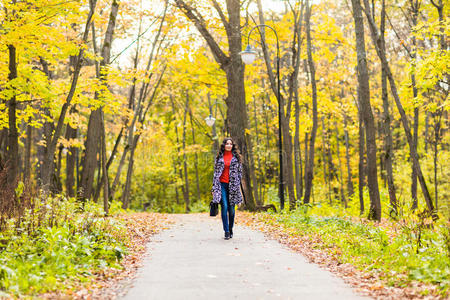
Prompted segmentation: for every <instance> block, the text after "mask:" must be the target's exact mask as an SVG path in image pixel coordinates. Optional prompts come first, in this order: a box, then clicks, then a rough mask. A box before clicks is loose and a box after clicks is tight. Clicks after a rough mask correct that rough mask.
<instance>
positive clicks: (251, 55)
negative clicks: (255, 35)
mask: <svg viewBox="0 0 450 300" xmlns="http://www.w3.org/2000/svg"><path fill="white" fill-rule="evenodd" d="M239 54H240V55H241V58H242V61H243V62H244V64H246V65H251V64H252V63H253V61H254V60H255V58H256V51H254V50H252V47H251V46H250V45H247V48H245V50H244V51H242V52H239Z"/></svg>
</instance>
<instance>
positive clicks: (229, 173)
mask: <svg viewBox="0 0 450 300" xmlns="http://www.w3.org/2000/svg"><path fill="white" fill-rule="evenodd" d="M241 179H242V163H241V155H240V153H239V149H238V146H237V145H236V144H235V143H234V141H233V140H232V139H231V138H225V139H224V140H223V142H222V145H221V146H220V149H219V152H218V153H217V156H216V160H215V162H214V177H213V185H212V194H213V202H214V203H220V210H221V214H222V223H223V230H224V231H225V239H226V240H228V239H230V238H232V237H233V225H234V215H235V210H234V207H235V205H236V204H238V205H240V204H241V203H242V194H241V189H240V187H241Z"/></svg>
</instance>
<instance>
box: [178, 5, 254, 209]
mask: <svg viewBox="0 0 450 300" xmlns="http://www.w3.org/2000/svg"><path fill="white" fill-rule="evenodd" d="M175 3H176V5H177V6H178V7H179V8H180V9H181V10H182V11H183V13H184V14H185V15H186V16H187V17H188V18H189V19H190V20H191V21H192V22H193V23H194V25H195V26H196V27H197V29H198V31H199V32H200V33H201V34H202V36H203V38H204V39H205V40H206V42H207V44H208V46H209V47H210V49H211V51H212V54H213V56H214V58H215V60H216V61H217V63H218V64H219V65H220V67H221V69H222V70H223V71H224V72H225V73H226V78H227V88H228V97H227V98H226V99H225V103H226V104H227V108H228V109H227V123H228V124H227V130H228V132H229V133H230V134H231V137H232V138H233V140H234V141H235V142H236V143H237V145H238V146H239V148H240V150H241V153H242V157H243V176H242V185H243V192H244V198H245V202H246V203H245V206H246V207H247V208H248V209H250V210H254V209H255V206H256V204H255V201H254V198H253V193H252V187H251V180H250V172H249V171H250V169H249V156H248V149H247V144H246V140H245V129H246V128H247V123H248V118H247V110H246V109H245V87H244V66H243V64H242V61H241V57H240V55H239V52H241V50H242V41H241V31H240V30H241V26H240V24H241V23H240V22H241V15H240V13H241V5H240V1H239V0H228V1H227V2H226V7H227V12H228V19H226V17H225V14H224V13H223V11H222V10H221V9H220V7H219V6H218V5H214V8H215V9H216V10H217V11H218V13H219V15H220V17H221V20H222V23H223V25H224V27H225V31H226V34H227V38H228V47H229V48H228V51H227V52H228V53H229V56H227V55H226V54H225V53H224V52H223V50H222V49H221V48H220V46H219V45H218V43H217V42H216V41H215V40H214V38H213V37H212V35H211V34H210V32H209V31H208V29H207V28H206V25H205V22H204V20H203V17H202V16H201V15H200V13H199V12H198V11H197V10H196V9H195V8H194V7H192V6H190V4H187V3H186V1H183V0H175ZM216 4H217V3H216Z"/></svg>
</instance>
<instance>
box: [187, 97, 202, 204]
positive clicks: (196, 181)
mask: <svg viewBox="0 0 450 300" xmlns="http://www.w3.org/2000/svg"><path fill="white" fill-rule="evenodd" d="M188 96H189V95H186V97H188ZM188 110H189V118H190V121H191V132H192V144H194V145H195V129H194V123H193V122H192V110H191V108H190V107H188ZM194 156H195V157H194V158H195V160H194V169H195V183H196V186H197V201H200V180H199V177H198V154H197V152H195V154H194Z"/></svg>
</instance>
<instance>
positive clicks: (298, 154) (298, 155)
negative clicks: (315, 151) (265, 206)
mask: <svg viewBox="0 0 450 300" xmlns="http://www.w3.org/2000/svg"><path fill="white" fill-rule="evenodd" d="M295 92H296V94H297V95H296V96H295V136H294V159H295V190H296V191H297V199H301V198H302V194H303V185H302V184H303V178H302V168H303V166H302V149H301V147H300V105H299V102H298V90H296V91H295Z"/></svg>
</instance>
